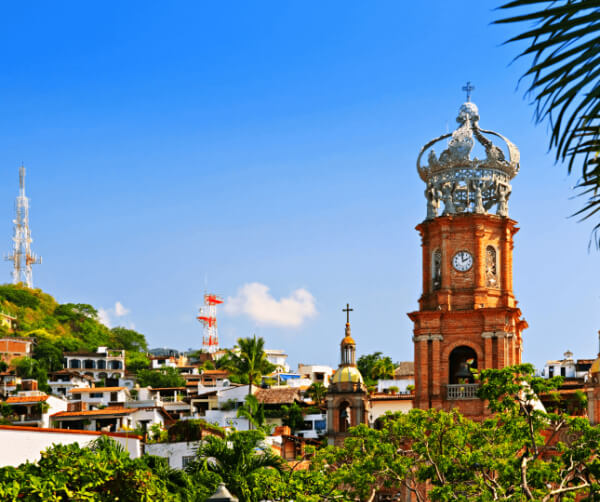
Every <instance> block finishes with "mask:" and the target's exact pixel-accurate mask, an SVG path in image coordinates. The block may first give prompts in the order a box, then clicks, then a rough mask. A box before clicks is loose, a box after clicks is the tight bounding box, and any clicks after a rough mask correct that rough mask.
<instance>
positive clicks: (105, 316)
mask: <svg viewBox="0 0 600 502" xmlns="http://www.w3.org/2000/svg"><path fill="white" fill-rule="evenodd" d="M98 320H99V321H100V322H101V323H102V324H104V325H105V326H110V314H109V313H108V311H107V310H105V309H98Z"/></svg>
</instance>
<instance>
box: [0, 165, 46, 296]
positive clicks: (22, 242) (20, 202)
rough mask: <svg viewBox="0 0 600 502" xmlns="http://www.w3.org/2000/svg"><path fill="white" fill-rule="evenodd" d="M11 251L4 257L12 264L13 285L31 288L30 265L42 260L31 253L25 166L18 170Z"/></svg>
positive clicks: (31, 275) (31, 272) (31, 273)
mask: <svg viewBox="0 0 600 502" xmlns="http://www.w3.org/2000/svg"><path fill="white" fill-rule="evenodd" d="M13 223H14V224H15V226H14V234H13V251H12V254H10V255H6V256H4V259H5V260H6V261H12V262H13V272H12V279H13V284H18V283H19V282H22V283H24V284H25V285H26V286H27V287H28V288H32V287H33V271H32V270H31V265H39V264H41V263H42V258H41V257H40V256H36V254H35V253H33V252H32V251H31V243H32V242H33V239H32V238H31V230H30V229H29V199H28V198H27V196H26V195H25V166H24V165H23V164H21V167H20V168H19V195H18V196H17V199H16V201H15V219H14V220H13Z"/></svg>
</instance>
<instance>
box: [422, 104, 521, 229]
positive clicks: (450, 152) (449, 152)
mask: <svg viewBox="0 0 600 502" xmlns="http://www.w3.org/2000/svg"><path fill="white" fill-rule="evenodd" d="M456 121H457V122H458V123H459V126H458V128H457V129H456V130H455V131H454V132H453V133H448V134H444V135H442V136H439V137H438V138H435V139H434V140H432V141H430V142H429V143H427V144H426V145H425V146H424V147H423V148H421V152H420V153H419V157H418V158H417V170H418V171H419V176H420V177H421V179H422V180H423V181H424V182H425V183H427V188H426V190H425V197H426V198H427V219H431V218H435V217H437V216H438V209H439V208H440V202H443V203H444V210H443V212H442V215H447V214H455V213H463V212H473V213H481V214H485V213H487V212H488V210H490V209H491V208H492V207H493V206H496V214H497V215H499V216H504V217H507V216H508V198H509V196H510V193H511V190H512V188H511V186H510V180H511V179H512V178H514V177H515V176H516V175H517V173H518V172H519V158H520V154H519V150H518V148H517V147H516V146H515V145H514V144H513V143H511V142H510V141H509V140H508V139H506V138H505V137H504V136H502V135H501V134H498V133H497V132H494V131H486V130H485V129H480V128H479V110H478V109H477V106H476V105H475V103H472V102H470V101H467V102H466V103H464V104H463V105H462V106H461V107H460V110H459V112H458V117H456ZM484 135H492V136H496V137H498V138H500V139H502V140H503V141H504V142H505V143H506V147H507V149H508V157H509V158H508V159H506V158H505V155H504V152H503V151H502V150H501V149H500V148H499V147H497V146H496V145H494V144H493V143H492V142H491V140H489V139H488V138H486V137H485V136H484ZM449 137H452V138H451V139H450V141H449V142H448V146H447V148H446V149H445V150H444V151H443V152H442V153H441V154H440V156H439V157H438V156H437V155H436V154H435V151H434V150H433V148H432V146H433V145H435V144H436V143H437V142H439V141H442V140H444V139H446V138H449ZM474 139H475V140H477V142H478V143H480V144H481V145H482V146H483V148H484V149H485V153H486V157H485V159H478V158H476V157H474V158H472V159H471V151H472V150H473V146H474V144H475V141H474ZM427 151H429V153H428V154H427V161H428V165H426V166H423V165H421V158H422V157H423V155H424V154H425V152H427Z"/></svg>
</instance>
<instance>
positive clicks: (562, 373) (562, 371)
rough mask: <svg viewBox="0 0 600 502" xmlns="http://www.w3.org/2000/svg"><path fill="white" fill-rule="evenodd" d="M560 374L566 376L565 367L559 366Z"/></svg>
mask: <svg viewBox="0 0 600 502" xmlns="http://www.w3.org/2000/svg"><path fill="white" fill-rule="evenodd" d="M560 376H567V368H565V367H564V366H561V368H560Z"/></svg>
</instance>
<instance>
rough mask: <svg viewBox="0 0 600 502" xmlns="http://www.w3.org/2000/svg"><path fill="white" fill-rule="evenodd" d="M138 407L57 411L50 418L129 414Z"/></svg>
mask: <svg viewBox="0 0 600 502" xmlns="http://www.w3.org/2000/svg"><path fill="white" fill-rule="evenodd" d="M138 410H139V408H125V407H123V406H107V407H106V408H102V409H101V410H85V411H59V412H58V413H55V414H54V415H52V418H70V417H94V416H105V415H119V416H121V415H130V414H131V413H134V412H136V411H138Z"/></svg>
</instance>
